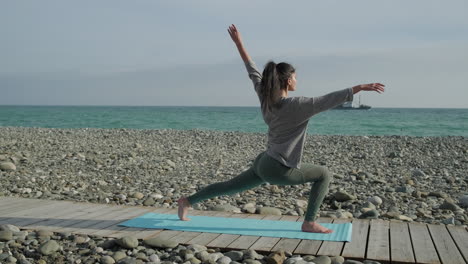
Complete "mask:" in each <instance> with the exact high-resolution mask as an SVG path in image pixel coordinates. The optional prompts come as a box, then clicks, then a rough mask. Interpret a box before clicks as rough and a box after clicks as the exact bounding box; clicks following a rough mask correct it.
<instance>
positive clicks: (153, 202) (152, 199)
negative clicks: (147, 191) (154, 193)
mask: <svg viewBox="0 0 468 264" xmlns="http://www.w3.org/2000/svg"><path fill="white" fill-rule="evenodd" d="M155 203H156V201H155V200H154V198H153V197H149V198H148V199H146V200H145V201H144V202H143V205H145V206H151V205H154V204H155Z"/></svg>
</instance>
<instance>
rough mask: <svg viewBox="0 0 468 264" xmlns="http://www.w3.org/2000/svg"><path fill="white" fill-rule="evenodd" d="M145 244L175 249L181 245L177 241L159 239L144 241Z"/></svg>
mask: <svg viewBox="0 0 468 264" xmlns="http://www.w3.org/2000/svg"><path fill="white" fill-rule="evenodd" d="M143 243H144V244H145V245H147V246H150V247H156V248H175V247H177V246H178V245H179V243H177V242H175V241H172V240H168V239H162V238H157V237H155V238H150V239H146V240H143Z"/></svg>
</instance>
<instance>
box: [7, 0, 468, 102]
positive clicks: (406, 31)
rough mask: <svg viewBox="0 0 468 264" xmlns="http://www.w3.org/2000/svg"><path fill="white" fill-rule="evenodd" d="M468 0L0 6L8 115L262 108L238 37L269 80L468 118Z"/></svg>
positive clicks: (315, 92) (111, 0) (313, 92)
mask: <svg viewBox="0 0 468 264" xmlns="http://www.w3.org/2000/svg"><path fill="white" fill-rule="evenodd" d="M467 14H468V1H466V0H447V1H440V0H437V1H434V0H411V1H408V0H404V1H403V0H394V1H385V2H384V1H375V0H365V1H364V0H363V1H360V0H354V1H333V0H328V1H320V2H319V1H310V0H303V1H266V0H265V1H261V0H256V1H247V0H245V1H242V0H241V1H219V0H210V1H208V0H207V1H199V0H197V1H192V0H191V1H189V0H187V1H182V0H180V1H162V0H161V1H159V0H154V1H150V0H147V1H129V0H128V1H118V0H107V1H105V0H102V1H84V0H80V1H66V0H57V1H48V0H41V1H7V0H0V38H1V42H0V104H1V105H182V106H186V105H195V106H200V105H204V106H258V105H259V103H258V98H256V95H255V93H254V91H253V87H252V85H251V83H250V80H249V79H248V76H247V74H246V71H245V67H244V65H243V63H242V61H241V59H240V57H239V55H238V52H237V50H236V48H235V46H234V44H233V43H232V41H231V39H230V37H229V35H228V33H227V27H228V26H229V25H230V24H236V25H237V27H238V29H239V30H240V32H241V34H242V37H243V40H244V44H245V46H246V48H247V50H248V52H249V54H250V55H251V56H252V58H253V59H254V61H255V62H256V63H257V65H258V66H259V68H260V69H261V70H263V66H264V64H265V63H266V62H267V61H268V60H275V61H276V62H280V61H287V62H289V63H291V64H293V65H294V66H295V67H296V70H297V81H298V84H297V88H298V91H296V92H294V93H290V94H289V96H319V95H323V94H325V93H328V92H332V91H334V90H338V89H343V88H347V87H351V86H354V85H357V84H361V83H370V82H382V83H384V84H385V85H386V88H387V91H386V92H385V93H384V94H381V95H379V94H370V93H362V98H361V100H362V102H363V103H365V104H369V105H372V106H374V107H430V108H438V107H443V108H468V84H467V81H468V80H467V79H468V15H467Z"/></svg>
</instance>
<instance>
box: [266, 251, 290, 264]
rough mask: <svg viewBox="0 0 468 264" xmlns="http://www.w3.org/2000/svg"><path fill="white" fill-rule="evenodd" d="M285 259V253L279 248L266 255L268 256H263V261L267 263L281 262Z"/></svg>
mask: <svg viewBox="0 0 468 264" xmlns="http://www.w3.org/2000/svg"><path fill="white" fill-rule="evenodd" d="M285 259H286V255H285V253H284V250H280V251H276V252H273V253H271V254H270V255H268V257H266V258H265V261H266V263H268V264H283V262H284V260H285Z"/></svg>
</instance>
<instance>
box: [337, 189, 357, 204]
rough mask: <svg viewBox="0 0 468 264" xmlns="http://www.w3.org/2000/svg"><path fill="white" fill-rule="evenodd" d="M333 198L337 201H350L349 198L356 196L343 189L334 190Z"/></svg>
mask: <svg viewBox="0 0 468 264" xmlns="http://www.w3.org/2000/svg"><path fill="white" fill-rule="evenodd" d="M333 196H334V197H335V199H336V200H337V201H338V202H346V201H350V200H356V197H355V196H354V195H351V194H349V193H347V192H344V191H339V192H336V193H335V194H334V195H333Z"/></svg>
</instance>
